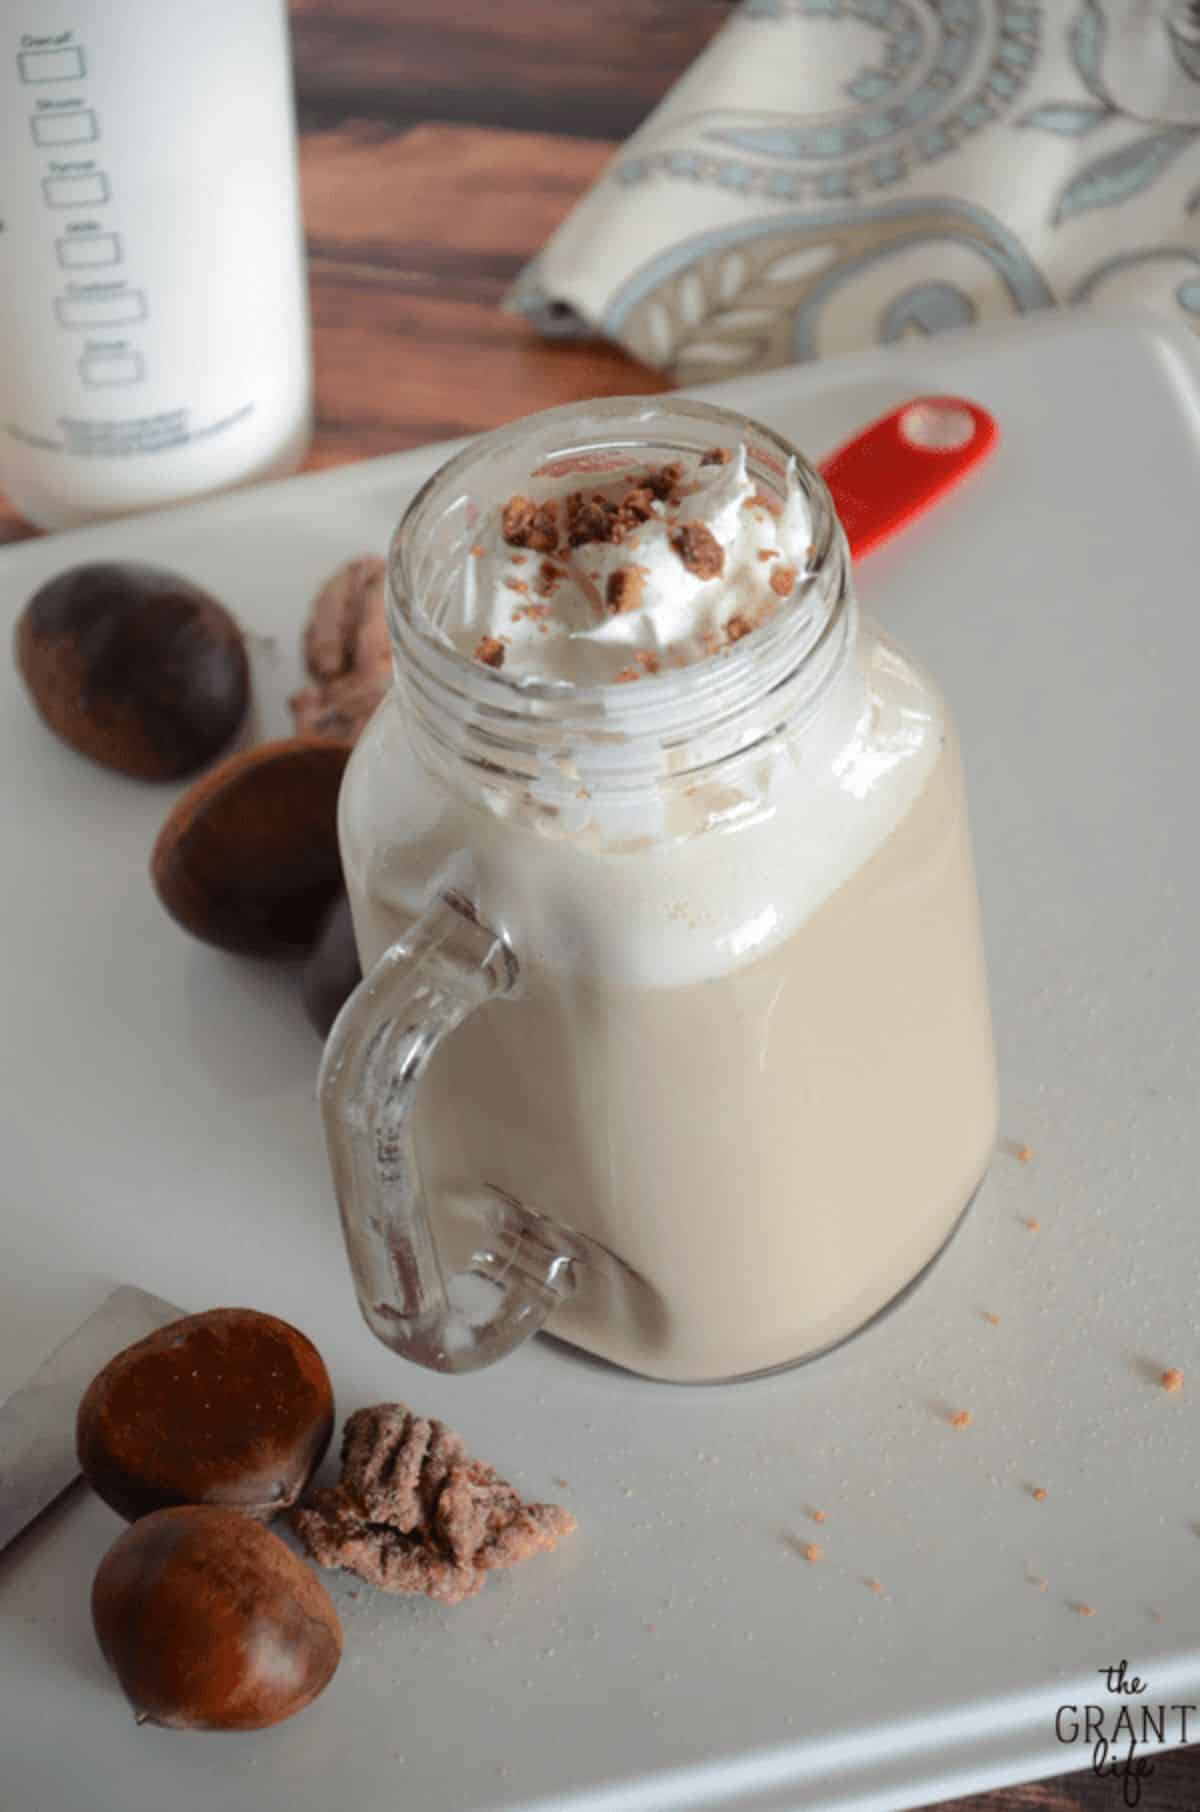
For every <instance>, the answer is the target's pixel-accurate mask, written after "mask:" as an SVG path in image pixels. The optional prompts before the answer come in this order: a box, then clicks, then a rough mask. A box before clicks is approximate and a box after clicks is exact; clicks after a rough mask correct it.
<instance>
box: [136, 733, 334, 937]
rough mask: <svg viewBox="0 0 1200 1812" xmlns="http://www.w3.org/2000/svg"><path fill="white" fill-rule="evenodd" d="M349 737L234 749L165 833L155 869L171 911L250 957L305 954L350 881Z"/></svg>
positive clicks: (188, 796) (198, 932) (194, 929)
mask: <svg viewBox="0 0 1200 1812" xmlns="http://www.w3.org/2000/svg"><path fill="white" fill-rule="evenodd" d="M349 753H350V748H349V744H347V743H340V742H333V741H330V740H327V739H324V738H320V739H318V738H314V737H286V738H284V739H283V740H282V741H280V742H264V743H260V744H259V746H258V747H257V748H254V749H245V750H242V751H241V752H240V753H238V754H237V755H231V756H229V757H228V758H227V759H226V760H225V761H223V762H222V763H221V765H220V766H219V767H217V768H214V769H213V770H212V772H211V773H209V774H205V775H204V776H203V778H202V779H200V780H198V781H197V782H196V783H195V785H194V786H192V787H191V788H189V790H188V791H187V792H186V793H185V794H184V796H183V798H182V799H180V800H179V801H178V802H177V804H176V805H175V808H174V810H173V811H172V812H171V813H170V815H169V816H168V818H167V821H166V823H165V824H164V825H163V827H162V829H161V831H160V832H159V833H158V841H157V842H156V843H155V845H154V850H153V853H152V854H151V857H150V875H151V879H152V880H153V882H154V886H155V890H156V891H157V893H158V897H159V899H160V900H161V901H162V903H163V905H164V906H165V907H166V909H167V911H168V912H169V913H170V914H171V917H172V918H173V919H175V920H177V921H178V923H179V924H180V925H182V926H183V928H184V930H185V931H190V932H191V934H192V936H193V937H198V938H200V939H201V941H202V942H203V943H206V944H215V945H216V947H217V949H218V950H232V951H234V952H236V953H238V954H241V955H245V956H303V955H304V953H305V952H306V951H307V950H308V949H309V948H310V947H311V946H312V944H313V943H314V942H315V941H316V938H317V934H318V932H319V931H320V929H321V925H322V923H323V921H324V918H325V915H326V913H327V912H328V910H329V908H330V906H331V904H332V903H333V900H334V898H335V897H336V895H337V893H338V890H339V889H340V887H341V884H342V864H341V857H340V855H339V853H338V839H337V799H338V789H339V788H340V786H341V784H342V772H343V770H344V768H345V766H346V761H347V758H348V756H349Z"/></svg>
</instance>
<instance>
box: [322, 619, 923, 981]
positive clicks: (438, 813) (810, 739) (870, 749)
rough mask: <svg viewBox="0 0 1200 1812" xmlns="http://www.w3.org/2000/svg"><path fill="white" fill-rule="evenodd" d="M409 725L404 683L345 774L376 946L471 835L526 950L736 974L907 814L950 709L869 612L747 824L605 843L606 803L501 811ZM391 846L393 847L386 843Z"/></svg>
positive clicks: (425, 897)
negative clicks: (444, 783) (436, 760)
mask: <svg viewBox="0 0 1200 1812" xmlns="http://www.w3.org/2000/svg"><path fill="white" fill-rule="evenodd" d="M408 738H409V731H408V726H407V724H406V722H405V712H404V706H403V703H402V702H401V701H400V699H399V698H398V697H397V696H396V695H393V696H392V698H391V699H390V700H389V701H387V702H386V703H385V704H384V705H383V706H382V707H381V709H380V710H379V711H378V712H377V713H376V715H375V717H374V719H373V720H372V722H371V724H370V725H369V726H368V728H367V730H366V731H365V733H364V735H363V736H362V737H361V738H360V739H359V743H358V745H357V748H356V750H355V753H354V756H353V761H352V768H351V777H350V780H349V781H348V783H347V785H345V786H344V787H343V789H342V804H341V835H342V847H343V860H344V865H345V868H346V873H347V878H348V881H349V883H350V889H351V897H352V899H353V900H354V901H355V912H354V917H355V925H356V929H357V933H358V939H359V944H360V948H361V951H362V955H363V957H364V960H365V961H366V962H368V963H370V962H373V961H374V960H375V959H376V957H377V956H379V954H380V953H381V952H382V950H383V949H384V948H385V946H386V944H387V943H388V942H389V941H390V940H391V938H392V937H394V936H395V927H396V924H397V923H398V922H401V923H402V922H404V921H405V920H408V921H410V922H411V920H412V919H414V918H415V917H417V916H418V915H419V914H420V913H421V912H422V911H423V910H424V909H425V907H426V905H427V904H428V903H429V900H430V899H431V897H432V895H433V893H434V892H435V891H436V889H437V887H438V886H439V884H440V883H441V882H442V880H443V878H444V876H445V874H446V872H447V865H448V864H449V863H451V862H452V861H454V860H456V859H458V858H459V857H460V856H461V854H462V852H464V851H469V852H470V870H471V872H470V873H469V874H465V875H461V876H458V881H459V883H460V884H461V885H463V886H464V887H466V888H467V890H468V891H470V892H472V893H473V895H474V897H476V898H478V900H479V901H480V902H481V904H482V906H483V909H484V910H485V912H486V913H487V915H488V917H489V920H490V922H492V923H493V924H500V925H503V926H504V927H505V928H506V929H507V930H508V931H509V932H510V934H511V936H512V939H513V943H514V945H515V947H516V948H517V952H518V956H519V959H520V960H521V961H522V962H534V963H538V964H545V965H547V966H550V967H553V968H555V969H559V970H567V971H573V972H575V973H578V974H580V975H587V976H593V977H599V978H601V979H607V980H609V981H612V982H621V983H625V984H629V985H633V986H640V987H651V988H653V987H664V988H665V987H677V986H680V985H683V984H684V983H690V982H697V981H703V980H712V979H715V978H717V977H719V976H721V975H724V974H727V973H728V972H729V971H730V970H731V969H732V968H735V967H737V966H738V965H740V964H742V963H745V962H748V961H751V960H753V959H754V958H755V957H757V956H760V955H762V954H764V953H765V952H766V951H767V950H769V949H770V948H771V947H772V946H773V945H775V944H777V943H779V942H781V941H782V940H783V939H784V938H786V937H788V936H790V935H791V934H792V933H793V932H795V931H796V930H798V929H799V927H800V926H801V925H802V924H803V923H804V922H805V920H806V919H808V918H809V917H810V916H811V915H812V914H813V913H815V912H816V911H817V910H818V909H819V908H820V906H821V905H823V903H824V902H825V901H826V900H827V899H828V898H829V897H830V896H831V895H832V894H834V893H835V892H836V891H837V889H838V888H839V887H841V886H843V885H844V884H845V882H846V881H847V880H848V879H849V878H850V876H852V875H853V874H854V873H855V872H856V871H857V870H858V869H859V868H860V867H861V866H862V864H863V863H864V862H866V861H867V860H869V858H870V857H871V856H872V855H873V854H874V852H875V851H876V850H877V849H878V848H879V847H880V845H881V844H882V843H883V842H884V841H885V840H886V839H887V837H888V836H889V835H890V834H891V833H892V831H893V830H895V829H896V827H897V826H898V825H899V824H900V823H901V822H902V821H903V819H904V817H905V816H906V814H907V813H908V811H909V810H910V808H911V806H912V804H913V802H914V800H915V799H916V798H917V797H918V795H919V793H920V791H921V789H922V787H923V786H924V784H925V782H926V780H927V779H928V777H929V774H930V772H931V771H932V769H933V767H934V765H935V763H936V762H937V759H938V757H939V754H940V753H941V751H942V748H943V746H944V743H945V740H946V727H945V719H944V716H943V708H942V704H941V700H940V698H939V695H938V694H937V692H936V690H935V689H934V688H933V687H932V686H931V685H930V684H929V682H928V680H927V679H926V678H925V676H924V674H922V673H920V672H919V671H918V670H916V669H914V668H913V667H912V666H911V664H910V663H909V661H908V659H907V657H905V656H904V655H902V654H900V653H899V652H898V651H897V650H896V649H894V648H893V647H892V646H891V645H890V644H889V643H887V642H884V641H882V640H880V639H878V638H877V636H876V634H875V633H874V632H873V631H872V630H871V629H870V628H869V626H866V625H864V626H863V629H862V631H861V633H860V637H859V646H858V648H857V649H856V650H855V652H854V655H853V657H852V658H851V659H850V660H849V661H848V662H847V663H846V666H845V668H844V669H843V671H842V674H841V675H840V677H839V679H838V682H837V685H836V688H835V690H834V693H833V694H832V695H831V697H830V698H829V699H828V700H827V701H826V702H825V704H824V705H823V707H822V709H821V711H820V712H819V713H818V716H817V718H816V719H815V720H814V721H813V722H812V723H810V724H809V725H808V726H807V727H806V728H805V729H804V730H803V731H802V732H801V733H800V734H799V735H798V736H797V737H795V738H794V739H793V740H792V742H791V744H790V745H789V748H788V751H787V756H786V759H783V758H780V759H777V760H773V761H772V762H771V763H770V764H769V767H764V769H763V771H762V773H761V775H760V777H759V778H760V780H761V794H760V796H759V797H758V800H757V805H756V803H755V801H754V799H753V797H751V798H750V799H749V801H748V809H747V813H746V816H745V818H744V819H743V820H741V821H739V822H738V823H737V825H736V827H734V828H729V829H724V830H714V831H710V832H702V833H701V834H699V835H682V836H672V835H671V834H670V831H671V828H672V827H671V825H670V822H669V820H668V822H667V823H666V824H665V826H664V827H663V829H664V831H665V834H664V835H662V836H661V837H660V838H654V839H649V838H648V839H646V840H645V841H644V842H643V843H641V844H640V845H634V846H629V845H626V846H622V847H611V846H609V845H608V844H607V843H606V840H605V833H604V826H603V822H602V821H599V822H598V821H596V820H593V821H592V822H591V823H590V824H589V825H588V827H587V828H586V829H585V830H583V831H582V832H573V831H572V830H571V829H570V827H569V826H568V825H565V824H564V821H563V819H562V818H561V817H559V816H555V815H553V814H540V813H537V812H531V813H521V812H520V811H519V810H516V811H514V812H513V813H512V814H511V815H498V814H496V813H494V812H492V811H490V810H487V809H480V807H479V805H478V804H474V805H470V804H467V803H466V802H465V801H464V802H460V801H457V800H455V799H453V798H452V797H447V795H446V794H445V793H443V792H442V791H441V790H440V789H438V788H435V787H431V786H430V784H429V782H428V779H427V778H426V776H425V773H424V770H423V768H422V765H421V760H420V757H419V756H418V755H417V754H416V752H415V750H414V749H413V748H412V746H411V744H410V743H409V740H408ZM750 779H751V776H749V775H745V776H743V783H745V782H748V781H749V780H750ZM713 786H714V787H716V788H719V787H720V786H721V781H720V779H719V778H718V779H716V780H715V781H714V782H713ZM753 790H754V789H753V788H752V789H751V791H752V793H753ZM681 804H682V806H684V807H697V808H698V807H700V806H701V804H702V801H701V800H700V799H699V797H695V796H694V797H692V798H691V799H685V800H684V801H682V802H681ZM392 847H394V848H395V850H396V860H395V862H394V863H393V862H390V861H388V860H387V859H385V858H383V857H381V850H385V849H389V848H392ZM368 870H369V871H370V875H371V879H370V882H369V884H368V883H367V881H366V876H367V873H368Z"/></svg>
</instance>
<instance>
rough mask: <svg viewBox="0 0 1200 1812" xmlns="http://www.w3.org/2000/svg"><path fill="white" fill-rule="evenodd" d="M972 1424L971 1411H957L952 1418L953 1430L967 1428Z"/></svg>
mask: <svg viewBox="0 0 1200 1812" xmlns="http://www.w3.org/2000/svg"><path fill="white" fill-rule="evenodd" d="M970 1422H971V1412H970V1410H969V1409H956V1410H955V1412H954V1414H953V1415H952V1416H951V1418H950V1426H951V1428H967V1427H969V1426H970Z"/></svg>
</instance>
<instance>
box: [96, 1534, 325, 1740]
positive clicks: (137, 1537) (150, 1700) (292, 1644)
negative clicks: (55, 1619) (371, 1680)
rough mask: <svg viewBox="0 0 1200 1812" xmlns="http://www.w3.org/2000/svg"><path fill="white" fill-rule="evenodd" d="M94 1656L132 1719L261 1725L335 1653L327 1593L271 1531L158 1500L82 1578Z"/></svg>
mask: <svg viewBox="0 0 1200 1812" xmlns="http://www.w3.org/2000/svg"><path fill="white" fill-rule="evenodd" d="M92 1623H93V1625H94V1627H95V1631H96V1637H97V1640H98V1641H99V1643H100V1648H101V1651H102V1652H103V1655H104V1659H105V1660H106V1661H107V1662H108V1665H109V1667H111V1669H112V1671H113V1673H114V1674H115V1675H116V1676H117V1679H118V1681H119V1682H120V1685H121V1690H122V1692H123V1693H124V1694H125V1697H126V1698H127V1699H128V1700H129V1702H130V1704H131V1705H132V1706H133V1709H134V1711H135V1712H136V1713H137V1720H138V1723H139V1724H146V1723H149V1724H162V1725H164V1726H166V1728H167V1729H169V1730H264V1729H266V1728H267V1726H268V1725H270V1724H278V1723H281V1722H282V1720H283V1719H284V1718H290V1717H291V1716H292V1715H293V1713H294V1712H297V1711H301V1710H303V1708H304V1706H306V1705H308V1704H309V1703H310V1702H311V1701H312V1700H313V1699H315V1698H316V1696H317V1694H318V1693H319V1692H322V1691H323V1690H324V1688H325V1687H326V1686H328V1684H329V1682H330V1680H332V1678H333V1676H334V1674H335V1673H336V1671H337V1665H338V1662H339V1661H340V1660H341V1657H342V1630H341V1625H340V1623H339V1622H338V1615H337V1612H336V1611H335V1609H334V1607H333V1601H332V1599H331V1598H330V1596H329V1594H328V1592H327V1591H326V1590H325V1588H324V1586H323V1585H322V1584H321V1582H320V1580H319V1579H317V1577H316V1576H315V1574H313V1573H312V1572H311V1571H310V1570H309V1568H308V1567H307V1566H305V1564H304V1562H303V1561H302V1560H299V1559H297V1557H296V1555H295V1554H293V1553H292V1550H291V1549H290V1548H288V1547H285V1546H284V1544H283V1542H281V1541H280V1539H279V1537H278V1536H277V1535H272V1534H271V1532H270V1530H269V1529H264V1528H262V1527H261V1525H260V1524H257V1523H247V1522H246V1520H245V1518H244V1517H240V1516H237V1515H235V1514H234V1513H233V1512H232V1511H229V1510H214V1509H211V1508H209V1507H207V1506H205V1505H187V1506H184V1507H181V1508H179V1509H175V1510H156V1511H155V1512H154V1514H153V1515H152V1516H144V1517H143V1518H142V1520H141V1521H140V1522H137V1523H134V1525H133V1527H132V1528H130V1529H126V1530H125V1532H124V1534H122V1535H120V1536H118V1537H117V1540H116V1541H115V1542H114V1543H113V1545H112V1547H111V1548H110V1549H109V1550H108V1553H107V1554H106V1555H105V1556H104V1559H103V1560H102V1561H101V1562H100V1566H99V1569H98V1570H97V1573H96V1578H95V1582H94V1584H93V1586H92Z"/></svg>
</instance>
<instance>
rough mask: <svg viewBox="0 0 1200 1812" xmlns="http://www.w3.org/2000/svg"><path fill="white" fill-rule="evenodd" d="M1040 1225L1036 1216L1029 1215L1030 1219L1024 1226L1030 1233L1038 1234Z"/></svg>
mask: <svg viewBox="0 0 1200 1812" xmlns="http://www.w3.org/2000/svg"><path fill="white" fill-rule="evenodd" d="M1041 1225H1042V1223H1041V1221H1039V1220H1038V1218H1037V1216H1036V1214H1035V1215H1031V1216H1030V1218H1029V1219H1028V1220H1027V1221H1026V1222H1025V1226H1026V1227H1028V1229H1029V1231H1030V1232H1031V1233H1038V1232H1040V1230H1041Z"/></svg>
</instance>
